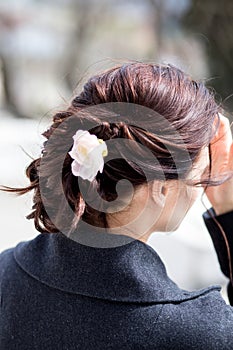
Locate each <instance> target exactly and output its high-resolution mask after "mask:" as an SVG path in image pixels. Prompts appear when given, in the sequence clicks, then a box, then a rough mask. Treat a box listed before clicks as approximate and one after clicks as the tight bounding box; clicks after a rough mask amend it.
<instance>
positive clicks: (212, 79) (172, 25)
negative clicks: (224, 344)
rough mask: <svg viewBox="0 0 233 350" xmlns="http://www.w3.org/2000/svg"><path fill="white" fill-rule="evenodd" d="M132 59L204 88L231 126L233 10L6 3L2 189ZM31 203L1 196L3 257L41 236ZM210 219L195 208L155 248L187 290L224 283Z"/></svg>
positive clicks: (190, 3)
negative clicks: (88, 92)
mask: <svg viewBox="0 0 233 350" xmlns="http://www.w3.org/2000/svg"><path fill="white" fill-rule="evenodd" d="M127 60H141V61H150V62H151V61H152V62H156V63H172V64H174V65H176V66H178V67H180V68H181V69H183V70H185V71H186V72H188V73H190V74H191V75H193V77H194V78H195V79H201V80H204V81H205V82H206V84H207V86H209V87H210V88H212V89H214V90H215V92H216V98H217V100H218V101H221V102H222V103H223V104H224V106H225V108H226V114H227V115H228V116H229V117H230V118H231V114H232V110H233V80H232V76H233V2H232V1H231V0H222V1H218V0H205V1H202V0H132V1H130V0H124V1H123V0H118V1H114V0H56V1H52V0H50V1H49V0H40V1H39V0H7V1H4V0H0V66H1V70H0V145H1V147H0V157H1V165H0V167H1V168H0V169H1V171H0V184H5V185H9V186H23V185H25V184H27V183H28V182H27V179H26V177H25V174H24V172H25V168H26V165H27V164H28V163H29V162H30V161H31V158H35V157H37V156H38V155H39V153H40V149H41V145H42V142H43V137H42V136H41V133H42V132H43V130H44V129H46V127H47V126H48V125H49V124H50V121H51V117H52V115H53V114H54V113H55V112H56V111H57V110H60V109H62V108H66V105H67V102H68V101H69V100H70V98H71V96H72V95H73V94H74V93H75V92H77V91H78V90H79V89H80V87H81V86H82V82H83V81H85V80H86V79H87V78H88V77H89V76H90V75H92V74H93V73H94V72H97V71H100V70H102V69H106V68H109V67H110V66H112V65H115V64H116V63H119V62H122V63H123V62H126V61H127ZM31 202H32V198H31V195H26V196H23V197H18V198H17V197H16V196H15V195H11V194H6V193H3V192H0V206H1V211H0V215H1V216H0V220H1V235H0V251H2V250H4V249H7V248H9V247H12V246H14V245H15V244H17V243H18V242H19V241H22V240H28V239H31V238H33V237H35V236H36V235H37V234H38V232H37V231H36V230H35V228H34V226H33V222H31V221H28V220H26V219H25V216H26V215H27V214H28V213H29V212H30V208H31ZM205 203H206V205H207V207H210V205H209V203H208V201H207V199H205ZM204 211H205V208H204V207H203V205H202V203H201V202H200V200H199V201H197V203H196V204H195V205H194V207H193V208H192V209H191V210H190V212H189V213H188V215H187V217H186V218H185V220H184V222H183V223H182V225H181V226H180V228H179V229H178V230H177V232H174V233H168V234H161V233H154V234H152V236H151V237H150V239H149V241H148V244H150V245H151V246H152V247H154V248H155V249H156V250H157V251H158V252H159V254H160V256H161V258H162V259H163V260H164V262H165V264H166V266H167V270H168V273H169V275H170V277H171V278H172V279H173V280H174V281H175V282H176V283H177V284H179V286H180V287H182V288H185V289H188V290H191V289H198V288H202V287H206V286H208V285H209V284H221V285H222V286H223V287H225V285H226V281H227V280H226V279H225V278H224V277H223V275H222V273H221V272H220V269H219V265H218V261H217V258H216V254H215V251H214V249H213V246H212V242H211V240H210V238H209V235H208V232H207V230H206V228H205V226H204V223H203V219H202V213H203V212H204ZM223 291H224V289H223ZM223 294H224V292H223Z"/></svg>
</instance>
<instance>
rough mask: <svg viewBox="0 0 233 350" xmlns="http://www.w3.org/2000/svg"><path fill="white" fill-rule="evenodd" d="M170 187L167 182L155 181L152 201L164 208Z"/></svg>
mask: <svg viewBox="0 0 233 350" xmlns="http://www.w3.org/2000/svg"><path fill="white" fill-rule="evenodd" d="M167 192H168V186H167V185H166V182H165V181H159V180H154V181H152V183H151V198H152V200H153V201H154V202H155V203H156V204H157V205H159V206H160V207H163V206H164V204H165V201H166V196H167Z"/></svg>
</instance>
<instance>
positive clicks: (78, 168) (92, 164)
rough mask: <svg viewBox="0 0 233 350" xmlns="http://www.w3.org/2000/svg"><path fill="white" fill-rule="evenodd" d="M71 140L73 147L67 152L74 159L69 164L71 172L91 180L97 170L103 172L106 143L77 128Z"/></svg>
mask: <svg viewBox="0 0 233 350" xmlns="http://www.w3.org/2000/svg"><path fill="white" fill-rule="evenodd" d="M73 140H74V143H73V147H72V149H71V151H70V152H68V153H69V155H70V156H71V158H73V159H74V160H73V162H72V164H71V171H72V174H73V175H74V176H80V177H82V178H83V179H84V180H89V181H90V182H91V181H93V180H94V178H95V176H96V175H97V173H98V171H100V172H101V173H102V172H103V167H104V157H106V156H107V155H108V150H107V145H106V143H105V142H104V141H103V140H102V139H98V138H97V136H96V135H92V134H90V133H89V131H87V130H78V131H77V132H76V133H75V135H74V136H73Z"/></svg>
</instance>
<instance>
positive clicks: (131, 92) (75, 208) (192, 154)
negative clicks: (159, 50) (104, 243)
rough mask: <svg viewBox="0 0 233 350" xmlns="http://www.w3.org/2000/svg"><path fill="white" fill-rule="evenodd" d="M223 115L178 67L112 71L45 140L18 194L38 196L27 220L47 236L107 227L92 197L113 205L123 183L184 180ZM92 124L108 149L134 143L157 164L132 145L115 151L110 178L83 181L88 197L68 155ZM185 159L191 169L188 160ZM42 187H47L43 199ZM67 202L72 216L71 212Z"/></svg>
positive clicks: (108, 164)
mask: <svg viewBox="0 0 233 350" xmlns="http://www.w3.org/2000/svg"><path fill="white" fill-rule="evenodd" d="M122 104H123V106H124V108H125V109H124V108H122ZM120 105H121V106H120ZM110 106H112V107H113V109H112V111H110V109H111V108H110ZM119 106H120V107H119ZM105 107H106V108H105ZM111 112H112V114H111ZM218 112H219V106H218V105H217V104H216V102H215V100H214V96H213V94H212V92H210V91H209V90H208V89H207V88H206V87H205V85H204V84H203V83H202V82H196V81H194V80H193V79H192V78H191V77H189V76H188V75H186V74H185V73H183V72H182V71H181V70H179V69H177V68H175V67H173V66H171V65H155V64H147V63H128V64H125V65H123V66H117V67H114V68H111V69H109V70H107V71H105V72H103V73H101V74H98V75H95V76H93V77H92V78H90V79H89V80H88V81H87V83H86V84H85V85H84V87H83V90H82V91H81V93H80V94H79V95H78V96H75V97H74V99H73V100H72V101H71V103H70V105H69V106H68V108H67V109H66V110H65V111H60V112H58V113H56V114H55V115H54V117H53V123H52V124H51V126H50V128H49V129H48V130H46V131H45V132H44V133H43V135H44V136H45V138H46V141H45V143H44V148H43V151H42V154H41V156H40V157H39V158H38V159H35V160H34V161H32V163H31V164H30V165H29V166H28V168H27V170H26V174H27V176H28V178H29V179H30V185H29V186H28V187H25V188H21V189H11V191H15V192H17V193H19V194H23V193H26V192H28V191H30V190H33V191H34V197H33V201H34V204H33V211H32V213H31V214H30V215H28V218H29V219H34V221H35V226H36V228H37V230H39V231H41V232H57V231H59V230H60V229H59V228H60V226H59V225H60V223H61V222H63V224H62V225H63V226H64V222H65V225H66V226H70V227H69V228H70V229H71V230H73V229H75V228H76V226H77V223H78V220H79V219H80V218H81V217H82V220H84V221H85V222H87V223H90V224H91V225H94V226H100V227H107V219H106V211H107V210H101V208H100V207H99V208H94V207H93V206H92V205H91V199H90V200H88V198H91V196H92V195H94V194H96V193H98V195H99V196H100V197H101V198H102V199H103V200H105V201H106V203H109V205H110V204H111V203H113V202H114V200H115V199H116V198H117V189H116V187H117V183H118V182H119V181H120V180H122V179H124V180H128V181H129V182H130V183H131V185H132V186H133V188H134V189H135V188H136V187H137V186H140V185H143V184H145V183H146V182H147V181H150V180H153V179H162V178H163V179H165V180H167V181H169V180H175V179H178V178H179V179H180V178H181V179H185V178H186V177H187V174H188V173H189V171H190V170H191V168H192V165H193V164H195V161H196V160H197V159H198V156H199V154H200V152H201V150H202V149H203V148H204V147H206V146H208V145H209V143H210V140H211V138H212V137H213V134H214V128H213V126H214V125H216V123H214V121H215V119H216V116H218ZM111 115H113V117H111V118H110V117H109V118H108V116H111ZM85 122H87V124H85ZM87 125H88V130H89V132H90V134H94V135H96V136H97V137H98V138H99V139H102V140H104V141H106V142H108V140H110V141H109V142H112V140H113V139H116V140H122V139H125V140H130V141H135V145H136V144H137V145H142V146H143V147H144V148H146V149H148V150H149V151H150V153H151V154H152V155H153V156H154V159H155V161H154V162H153V161H151V158H150V159H147V158H146V156H145V155H144V153H143V151H142V153H140V150H139V149H138V148H137V147H135V146H131V145H130V144H129V145H125V144H124V143H122V144H121V147H120V148H119V147H118V146H116V148H117V149H115V151H113V155H114V156H111V157H110V158H109V159H108V157H106V158H105V164H104V168H103V172H102V173H100V172H98V173H97V175H96V177H95V179H94V180H93V181H92V182H89V181H85V180H84V181H82V186H83V188H84V189H85V193H86V195H87V198H84V196H83V194H82V193H81V191H80V185H79V184H80V180H81V179H79V178H78V177H76V176H74V175H73V173H72V171H71V163H72V161H73V160H72V158H71V157H70V155H69V153H68V151H70V148H71V146H72V136H73V135H74V134H75V132H76V131H77V129H84V130H85V127H86V126H87ZM168 126H171V128H170V129H169V128H168ZM180 140H182V142H181V141H180ZM109 145H110V143H109ZM113 150H114V146H113ZM114 152H115V153H114ZM186 153H187V154H188V158H189V160H190V161H191V162H190V161H184V154H186ZM130 157H132V158H131V159H129V158H130ZM43 158H45V159H46V162H43ZM137 160H138V162H137ZM42 163H43V164H42ZM136 163H137V164H136ZM61 165H62V172H61V175H60V174H59V171H58V169H59V167H60V166H61ZM59 176H61V184H62V186H61V187H60V186H58V182H59ZM41 186H42V187H43V189H45V188H46V191H43V196H42V193H41V192H42V191H41V188H42V187H41ZM64 201H66V203H67V204H68V206H69V207H70V208H71V209H72V210H69V211H68V212H66V211H65V210H64V208H65V203H64ZM54 204H56V205H54ZM51 213H52V216H53V218H51Z"/></svg>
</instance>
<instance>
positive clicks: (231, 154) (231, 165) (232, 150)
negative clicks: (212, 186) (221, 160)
mask: <svg viewBox="0 0 233 350" xmlns="http://www.w3.org/2000/svg"><path fill="white" fill-rule="evenodd" d="M228 169H229V170H232V171H233V143H232V144H231V147H230V151H229V162H228Z"/></svg>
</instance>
